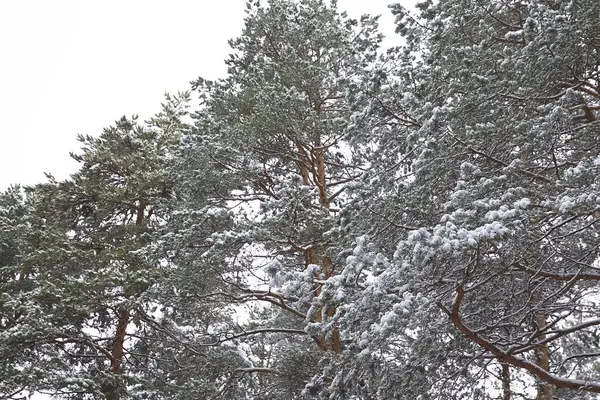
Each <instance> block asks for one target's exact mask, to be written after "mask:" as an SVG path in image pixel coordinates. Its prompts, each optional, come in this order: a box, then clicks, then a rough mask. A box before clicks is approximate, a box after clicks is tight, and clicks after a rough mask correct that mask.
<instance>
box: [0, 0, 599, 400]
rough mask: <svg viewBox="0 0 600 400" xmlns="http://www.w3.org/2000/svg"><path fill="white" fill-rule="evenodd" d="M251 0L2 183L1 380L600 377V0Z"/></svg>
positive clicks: (173, 389)
mask: <svg viewBox="0 0 600 400" xmlns="http://www.w3.org/2000/svg"><path fill="white" fill-rule="evenodd" d="M390 12H392V13H393V15H394V16H395V18H396V33H395V34H396V35H398V42H399V43H401V45H399V46H397V47H394V48H390V49H383V48H381V46H380V45H381V41H382V39H383V36H382V34H381V33H380V31H379V28H378V23H377V20H378V19H377V17H372V16H368V15H365V16H363V17H361V18H360V19H358V20H357V19H352V18H350V17H349V16H348V15H346V14H345V13H343V12H340V11H339V10H338V9H337V4H336V2H335V0H331V1H327V0H296V1H293V0H269V1H268V4H266V3H265V2H263V3H260V2H259V1H249V2H248V3H247V5H246V18H245V24H244V29H243V31H242V33H241V35H240V36H239V37H238V38H235V39H232V40H231V41H230V42H229V45H230V47H231V52H230V56H229V58H228V59H227V60H226V61H225V62H226V65H227V74H226V76H225V77H224V78H222V79H219V80H214V81H211V80H207V79H203V78H198V79H197V80H195V81H193V82H191V84H190V88H189V90H187V91H184V92H181V93H178V94H171V95H167V96H166V97H165V101H164V103H163V104H162V106H161V107H160V109H159V112H158V113H157V114H156V115H155V116H154V117H153V118H151V119H149V120H148V121H140V120H139V119H138V118H137V117H131V118H129V117H123V118H121V119H119V120H118V121H116V122H115V123H114V124H113V125H111V126H109V127H107V128H105V129H104V130H103V131H102V132H101V133H99V134H98V135H95V136H93V135H81V136H79V138H78V139H79V141H80V143H81V149H80V151H79V152H77V153H73V154H71V157H72V158H73V159H74V160H75V161H77V162H78V165H79V169H78V170H77V172H75V173H74V174H73V175H71V177H70V178H68V179H66V180H64V181H58V180H56V179H54V178H53V177H52V176H48V180H47V182H45V183H41V184H38V185H34V186H27V187H21V186H18V185H16V186H13V187H10V188H9V189H8V190H6V191H4V192H3V193H0V358H1V359H2V360H3V363H2V364H1V365H0V399H3V400H4V399H5V400H9V399H11V400H16V399H25V398H28V397H29V396H31V395H32V394H34V393H35V394H45V395H49V396H52V397H53V398H56V399H105V400H126V399H182V400H185V399H189V400H192V399H215V400H216V399H256V400H258V399H357V400H358V399H364V400H367V399H381V400H385V399H400V400H415V399H420V400H427V399H431V400H443V399H473V400H475V399H502V400H511V399H536V400H551V399H565V400H567V399H582V400H583V399H599V398H600V318H599V315H600V285H599V283H600V262H599V261H598V260H599V259H598V251H599V247H600V125H599V121H598V116H599V110H600V2H598V1H597V0H571V1H563V0H438V1H432V0H427V1H425V2H422V3H419V4H418V5H417V7H416V10H415V11H409V10H408V9H406V8H404V7H403V6H402V5H400V4H391V5H390Z"/></svg>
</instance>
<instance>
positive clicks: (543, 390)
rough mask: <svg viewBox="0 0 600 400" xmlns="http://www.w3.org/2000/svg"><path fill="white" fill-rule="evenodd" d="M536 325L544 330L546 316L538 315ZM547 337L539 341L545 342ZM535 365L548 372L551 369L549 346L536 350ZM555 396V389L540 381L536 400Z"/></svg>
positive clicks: (542, 346) (550, 399) (550, 398)
mask: <svg viewBox="0 0 600 400" xmlns="http://www.w3.org/2000/svg"><path fill="white" fill-rule="evenodd" d="M535 323H536V325H537V327H538V329H544V328H545V327H546V316H545V315H544V314H537V315H536V317H535ZM545 338H546V335H542V336H541V337H540V339H539V340H544V339H545ZM535 363H536V364H537V365H538V366H540V367H541V368H543V369H544V370H546V371H548V370H549V369H550V351H549V350H548V345H547V344H542V345H540V346H537V347H536V349H535ZM553 394H554V387H553V386H552V385H550V384H548V383H545V382H543V381H538V394H537V397H536V400H552V397H553Z"/></svg>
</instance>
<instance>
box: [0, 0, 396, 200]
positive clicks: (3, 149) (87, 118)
mask: <svg viewBox="0 0 600 400" xmlns="http://www.w3.org/2000/svg"><path fill="white" fill-rule="evenodd" d="M391 2H393V0H368V1H365V0H339V9H340V10H345V11H347V12H348V13H349V14H350V15H351V16H352V17H358V16H360V15H361V14H363V13H370V14H383V16H382V19H381V28H382V31H383V32H384V33H385V34H386V35H387V36H390V37H393V17H392V16H391V14H390V13H389V10H388V9H387V4H388V3H391ZM244 9H245V0H169V1H167V0H164V1H155V0H118V1H117V0H102V1H100V0H97V1H80V0H53V1H49V0H13V1H10V0H6V1H4V0H0V191H1V190H4V189H5V188H6V187H8V185H9V184H13V183H20V184H35V183H38V182H42V181H44V179H45V178H44V175H43V173H44V172H49V173H52V174H53V175H55V176H56V177H57V178H58V179H64V178H66V177H68V175H69V174H70V173H72V172H74V171H75V170H76V168H77V165H76V163H75V162H74V161H71V160H70V158H69V156H68V153H69V151H77V150H78V148H79V145H78V142H77V141H76V135H77V134H78V133H82V134H91V135H98V134H99V133H100V132H101V131H102V128H103V127H106V126H109V125H111V124H112V123H113V122H114V121H115V120H116V119H118V118H120V117H121V116H122V115H127V116H131V115H132V114H139V116H140V118H141V119H147V118H149V117H150V116H152V115H153V114H154V113H155V112H157V111H159V107H160V103H161V101H162V99H163V94H164V93H165V92H172V93H174V92H177V91H180V90H187V89H189V82H190V81H192V80H195V79H196V78H197V77H199V76H202V77H205V78H209V79H215V78H219V77H222V76H223V75H224V73H225V66H224V63H223V60H224V59H225V58H226V57H227V54H228V53H229V47H228V45H227V40H228V39H230V38H233V37H236V36H238V35H239V34H240V33H241V29H242V27H243V17H244ZM391 40H394V39H393V38H392V39H391ZM391 40H388V43H389V42H391Z"/></svg>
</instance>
